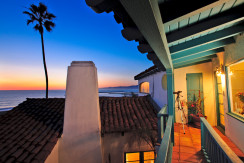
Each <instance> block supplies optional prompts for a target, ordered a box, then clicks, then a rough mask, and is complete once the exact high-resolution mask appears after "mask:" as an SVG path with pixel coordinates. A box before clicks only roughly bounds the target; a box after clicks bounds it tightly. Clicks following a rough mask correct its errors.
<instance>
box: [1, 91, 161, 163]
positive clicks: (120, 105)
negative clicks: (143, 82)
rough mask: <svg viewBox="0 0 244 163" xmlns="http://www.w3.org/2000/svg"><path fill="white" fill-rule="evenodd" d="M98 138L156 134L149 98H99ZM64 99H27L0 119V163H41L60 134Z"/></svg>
mask: <svg viewBox="0 0 244 163" xmlns="http://www.w3.org/2000/svg"><path fill="white" fill-rule="evenodd" d="M99 102H100V114H101V132H102V134H108V133H116V132H117V133H120V132H129V131H133V130H137V129H142V128H147V129H151V130H155V131H157V115H156V112H157V111H156V109H154V107H153V105H152V103H151V102H150V99H149V97H147V96H141V97H100V98H99ZM64 103H65V99H64V98H50V99H48V100H46V99H27V100H26V101H24V102H23V103H21V104H19V105H18V106H17V107H15V108H13V110H11V111H9V112H7V113H6V114H5V115H2V116H0V162H45V160H46V159H47V157H48V155H49V154H50V153H51V151H52V149H53V148H54V146H55V144H56V143H57V141H58V138H60V136H61V135H62V132H63V121H64Z"/></svg>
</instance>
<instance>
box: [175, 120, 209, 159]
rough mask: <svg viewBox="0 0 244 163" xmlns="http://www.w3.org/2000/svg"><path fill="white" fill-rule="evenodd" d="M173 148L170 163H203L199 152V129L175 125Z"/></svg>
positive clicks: (202, 157)
mask: <svg viewBox="0 0 244 163" xmlns="http://www.w3.org/2000/svg"><path fill="white" fill-rule="evenodd" d="M174 129H175V132H174V136H175V146H174V147H173V156H172V162H182V163H183V162H205V159H204V156H203V154H202V151H201V135H200V134H201V133H200V129H197V128H193V127H190V126H189V127H188V126H187V125H185V131H186V133H185V134H184V132H183V127H182V125H181V124H178V123H175V127H174Z"/></svg>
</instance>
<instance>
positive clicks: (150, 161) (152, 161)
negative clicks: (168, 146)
mask: <svg viewBox="0 0 244 163" xmlns="http://www.w3.org/2000/svg"><path fill="white" fill-rule="evenodd" d="M144 163H154V160H147V161H144Z"/></svg>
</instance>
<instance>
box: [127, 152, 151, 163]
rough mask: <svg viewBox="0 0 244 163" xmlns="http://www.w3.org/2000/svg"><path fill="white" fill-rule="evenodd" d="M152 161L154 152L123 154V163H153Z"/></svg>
mask: <svg viewBox="0 0 244 163" xmlns="http://www.w3.org/2000/svg"><path fill="white" fill-rule="evenodd" d="M154 160H155V152H154V151H147V152H133V153H125V163H129V162H131V163H154Z"/></svg>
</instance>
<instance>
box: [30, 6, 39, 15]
mask: <svg viewBox="0 0 244 163" xmlns="http://www.w3.org/2000/svg"><path fill="white" fill-rule="evenodd" d="M29 10H30V11H31V12H32V13H33V14H34V15H36V16H38V14H37V12H38V7H37V6H36V5H34V4H32V5H31V7H30V8H29Z"/></svg>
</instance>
